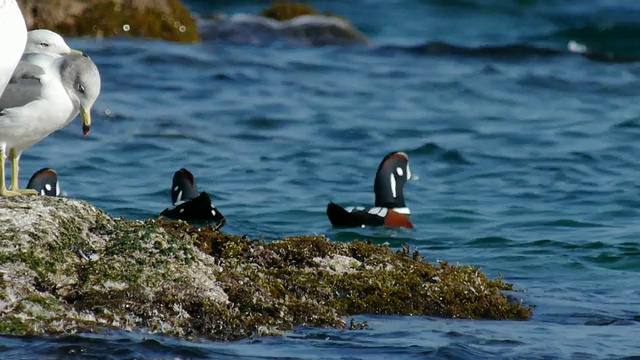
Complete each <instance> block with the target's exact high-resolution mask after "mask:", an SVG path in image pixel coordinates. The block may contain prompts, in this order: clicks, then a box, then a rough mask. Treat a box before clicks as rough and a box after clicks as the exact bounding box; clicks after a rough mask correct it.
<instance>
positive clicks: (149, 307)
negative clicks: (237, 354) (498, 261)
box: [0, 196, 531, 339]
mask: <svg viewBox="0 0 640 360" xmlns="http://www.w3.org/2000/svg"><path fill="white" fill-rule="evenodd" d="M507 289H511V285H509V284H506V283H504V282H502V280H501V279H496V280H489V279H487V278H486V277H485V276H484V275H483V274H482V273H481V272H480V271H479V270H478V269H475V268H473V267H469V266H450V265H448V264H446V263H440V264H438V265H433V264H430V263H427V262H424V261H422V258H421V257H420V255H419V254H418V253H417V252H414V253H411V252H410V251H409V250H408V249H405V250H404V251H400V252H398V253H396V252H393V251H391V250H390V249H388V248H385V247H380V246H374V245H370V244H367V243H364V242H357V241H356V242H352V243H348V244H347V243H333V242H331V241H329V240H327V239H326V238H324V237H319V236H298V237H290V238H285V239H282V240H280V241H274V242H271V243H265V242H262V241H253V240H250V239H247V238H243V237H238V236H233V235H225V234H222V233H220V232H218V231H217V230H216V229H214V228H211V227H203V228H196V227H192V226H189V225H187V224H185V223H183V222H165V221H153V220H149V221H146V222H134V221H125V220H122V219H114V218H112V217H110V216H108V215H107V214H105V213H104V212H103V211H101V210H99V209H97V208H95V207H93V206H91V205H89V204H87V203H85V202H82V201H77V200H72V199H65V198H50V197H39V196H33V197H28V196H24V197H18V198H10V199H5V198H0V333H2V334H13V335H22V334H57V333H71V332H79V331H100V330H101V329H103V328H107V329H108V328H118V329H125V330H130V331H140V332H151V333H162V334H168V335H174V336H179V337H207V338H211V339H238V338H243V337H247V336H253V335H264V334H279V333H280V332H281V331H283V330H288V329H291V328H292V327H293V326H298V325H306V326H314V327H350V328H359V327H361V326H364V324H355V323H353V322H352V323H350V324H347V323H346V322H345V318H344V317H345V316H349V315H355V314H413V315H419V314H422V315H433V316H442V317H455V318H470V319H528V318H529V317H530V315H531V309H530V308H529V307H526V306H523V305H521V304H520V303H519V302H517V301H510V299H509V298H508V297H507V296H506V295H505V294H503V292H502V290H507Z"/></svg>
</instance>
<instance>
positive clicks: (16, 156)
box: [9, 149, 38, 195]
mask: <svg viewBox="0 0 640 360" xmlns="http://www.w3.org/2000/svg"><path fill="white" fill-rule="evenodd" d="M9 159H10V160H11V189H10V190H11V191H14V192H16V193H18V194H24V195H38V192H37V191H35V190H33V189H19V188H18V174H19V173H20V166H19V165H18V163H19V162H20V153H17V152H16V150H15V149H11V150H9Z"/></svg>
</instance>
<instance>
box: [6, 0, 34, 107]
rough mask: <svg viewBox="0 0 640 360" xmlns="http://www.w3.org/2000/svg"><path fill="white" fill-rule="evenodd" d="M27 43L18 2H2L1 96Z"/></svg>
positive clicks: (11, 0) (25, 28)
mask: <svg viewBox="0 0 640 360" xmlns="http://www.w3.org/2000/svg"><path fill="white" fill-rule="evenodd" d="M26 42H27V26H26V24H25V22H24V17H23V16H22V12H21V11H20V8H19V7H18V3H17V2H16V0H0V53H1V54H2V56H0V95H2V93H3V92H4V89H5V88H6V87H7V84H8V83H9V79H10V78H11V74H13V70H14V69H15V68H16V65H17V64H18V62H19V61H20V57H21V56H22V53H23V52H24V49H25V44H26Z"/></svg>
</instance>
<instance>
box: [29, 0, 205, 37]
mask: <svg viewBox="0 0 640 360" xmlns="http://www.w3.org/2000/svg"><path fill="white" fill-rule="evenodd" d="M18 4H19V5H20V8H21V9H22V13H23V14H24V16H25V20H26V23H27V28H29V29H30V30H31V29H50V30H53V31H55V32H58V33H60V34H61V35H63V36H96V37H112V36H128V37H142V38H154V39H163V40H171V41H179V42H197V41H198V40H199V35H198V29H197V25H196V21H195V19H194V18H193V17H192V16H191V13H190V12H189V10H188V9H187V8H186V7H185V6H184V4H182V3H181V2H180V0H57V1H42V0H18Z"/></svg>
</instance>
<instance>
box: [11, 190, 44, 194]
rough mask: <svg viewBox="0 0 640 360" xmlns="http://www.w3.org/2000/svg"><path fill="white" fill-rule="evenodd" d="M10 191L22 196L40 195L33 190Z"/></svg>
mask: <svg viewBox="0 0 640 360" xmlns="http://www.w3.org/2000/svg"><path fill="white" fill-rule="evenodd" d="M9 191H13V192H17V193H18V194H20V195H38V192H37V191H35V190H33V189H10V190H9Z"/></svg>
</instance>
